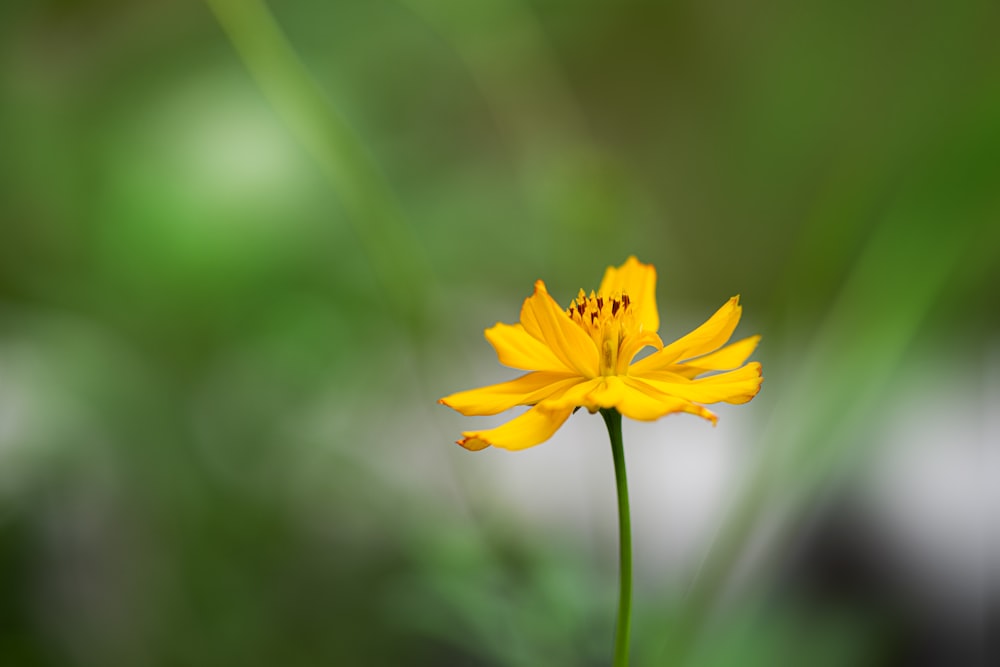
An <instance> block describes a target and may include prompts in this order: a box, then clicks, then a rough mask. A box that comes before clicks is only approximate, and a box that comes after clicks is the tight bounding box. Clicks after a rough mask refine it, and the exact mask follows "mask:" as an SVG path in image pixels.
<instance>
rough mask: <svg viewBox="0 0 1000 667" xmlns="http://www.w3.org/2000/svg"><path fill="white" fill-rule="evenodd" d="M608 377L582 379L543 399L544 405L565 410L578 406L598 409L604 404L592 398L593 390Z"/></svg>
mask: <svg viewBox="0 0 1000 667" xmlns="http://www.w3.org/2000/svg"><path fill="white" fill-rule="evenodd" d="M607 379H608V378H606V377H596V378H592V379H590V380H584V381H581V382H579V383H578V384H575V385H572V386H570V387H568V388H567V389H565V390H564V391H561V392H558V393H554V394H552V395H551V396H549V397H548V398H546V399H545V400H544V401H543V403H542V405H543V406H544V407H547V408H549V409H550V410H564V409H566V408H577V407H581V408H587V409H588V410H596V409H597V408H599V407H602V406H601V405H598V404H597V403H595V402H594V401H593V400H592V399H591V396H590V395H591V392H593V391H594V390H595V389H597V388H598V387H600V386H601V385H602V384H603V383H604V382H605V381H606V380H607Z"/></svg>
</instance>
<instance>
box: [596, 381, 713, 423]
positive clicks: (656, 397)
mask: <svg viewBox="0 0 1000 667" xmlns="http://www.w3.org/2000/svg"><path fill="white" fill-rule="evenodd" d="M607 380H608V382H607V384H606V385H605V386H604V387H602V388H601V389H599V390H598V391H595V392H593V393H592V394H591V396H592V397H593V398H594V399H595V400H597V401H599V402H600V403H601V404H602V405H601V407H607V408H616V409H617V410H618V412H620V413H622V414H623V415H624V416H626V417H628V418H629V419H637V420H640V421H653V420H656V419H659V418H660V417H663V416H664V415H667V414H670V413H672V412H690V413H691V414H695V415H698V416H699V417H703V418H705V419H707V420H709V421H711V422H712V423H715V422H716V421H717V418H716V416H715V415H714V414H713V413H712V412H710V411H709V410H707V409H706V408H704V407H702V406H700V405H695V404H694V403H692V402H691V401H688V400H685V399H683V398H679V397H677V396H670V395H667V394H664V393H663V392H661V391H658V390H657V389H655V388H653V387H650V386H649V385H647V384H645V383H644V382H643V381H642V380H638V379H636V378H631V377H622V376H618V377H610V378H607Z"/></svg>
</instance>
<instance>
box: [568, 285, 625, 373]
mask: <svg viewBox="0 0 1000 667" xmlns="http://www.w3.org/2000/svg"><path fill="white" fill-rule="evenodd" d="M631 305H632V302H631V300H630V299H629V296H628V294H625V293H624V292H622V293H620V294H619V293H614V294H610V295H605V294H594V292H591V293H590V296H587V295H586V294H585V293H584V291H583V290H580V294H579V295H578V296H577V297H576V299H574V300H573V303H571V304H570V306H569V308H567V309H566V314H567V315H569V317H570V319H571V320H573V321H574V322H576V323H577V324H579V325H580V326H581V327H582V328H583V330H584V331H586V332H587V334H588V335H589V336H590V337H591V338H592V339H593V340H594V343H595V344H596V345H597V349H598V350H600V353H601V366H600V373H601V375H604V376H608V375H621V374H623V373H624V369H620V368H619V367H618V366H619V363H618V362H619V359H620V358H621V354H620V353H621V350H622V344H623V343H624V342H625V339H626V338H627V337H628V336H630V335H632V334H634V333H637V332H638V323H637V322H636V319H635V316H634V313H633V309H632V308H631ZM622 361H623V365H625V366H627V365H628V362H629V361H630V360H629V359H622Z"/></svg>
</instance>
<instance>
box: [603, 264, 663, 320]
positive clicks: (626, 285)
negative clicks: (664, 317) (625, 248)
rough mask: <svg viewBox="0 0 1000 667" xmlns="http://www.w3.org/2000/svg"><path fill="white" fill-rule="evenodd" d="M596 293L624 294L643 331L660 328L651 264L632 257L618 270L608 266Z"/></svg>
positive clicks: (654, 280) (654, 270)
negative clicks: (626, 295) (627, 297)
mask: <svg viewBox="0 0 1000 667" xmlns="http://www.w3.org/2000/svg"><path fill="white" fill-rule="evenodd" d="M598 291H599V292H601V293H602V294H606V295H611V294H614V293H619V292H625V293H626V294H628V296H629V299H630V300H631V302H632V308H634V309H635V314H636V319H637V320H638V321H639V322H640V323H642V329H643V331H657V330H658V329H659V328H660V314H659V312H658V311H657V310H656V269H655V268H653V265H652V264H643V263H642V262H640V261H639V260H638V259H636V258H635V257H634V256H632V257H629V258H628V259H626V260H625V263H624V264H622V265H621V266H619V267H618V268H615V267H613V266H609V267H608V268H607V270H606V271H605V272H604V280H602V281H601V288H600V290H598Z"/></svg>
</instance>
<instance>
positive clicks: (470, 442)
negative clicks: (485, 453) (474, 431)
mask: <svg viewBox="0 0 1000 667" xmlns="http://www.w3.org/2000/svg"><path fill="white" fill-rule="evenodd" d="M455 444H456V445H458V446H459V447H463V448H465V449H468V450H469V451H470V452H478V451H481V450H483V449H486V448H487V447H489V446H490V443H488V442H486V441H485V440H483V439H481V438H469V437H467V438H462V439H461V440H456V441H455Z"/></svg>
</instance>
